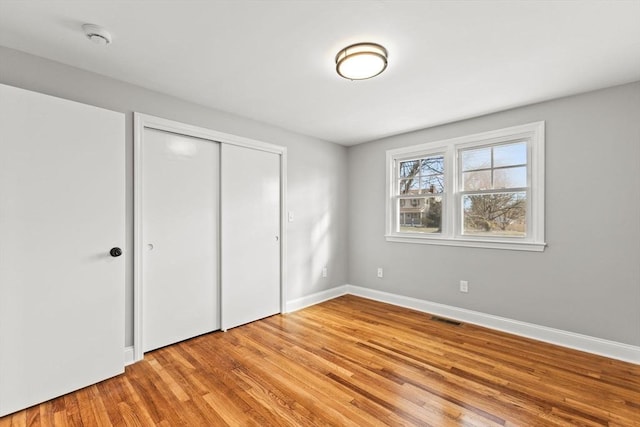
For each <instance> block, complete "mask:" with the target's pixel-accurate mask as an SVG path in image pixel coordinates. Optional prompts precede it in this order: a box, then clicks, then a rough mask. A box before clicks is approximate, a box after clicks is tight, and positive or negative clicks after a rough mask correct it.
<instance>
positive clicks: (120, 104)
mask: <svg viewBox="0 0 640 427" xmlns="http://www.w3.org/2000/svg"><path fill="white" fill-rule="evenodd" d="M186 78H188V76H187V77H186ZM0 83H4V84H8V85H12V86H17V87H21V88H25V89H29V90H34V91H37V92H41V93H45V94H49V95H54V96H58V97H61V98H66V99H71V100H74V101H79V102H83V103H86V104H91V105H96V106H99V107H103V108H107V109H110V110H114V111H120V112H123V113H126V120H127V121H126V125H127V135H126V152H127V159H126V162H127V181H126V182H127V212H126V215H127V217H126V218H127V235H126V240H127V241H126V246H125V249H128V251H127V252H126V271H127V273H126V295H127V302H126V305H127V318H126V325H127V331H126V345H132V342H133V339H132V338H133V328H132V313H133V276H132V263H133V257H132V251H131V249H132V231H133V210H132V206H133V186H132V169H133V168H132V163H133V159H132V153H133V148H132V147H133V131H132V112H133V111H138V112H142V113H147V114H151V115H155V116H159V117H163V118H167V119H172V120H177V121H180V122H184V123H188V124H193V125H197V126H202V127H205V128H209V129H213V130H217V131H221V132H226V133H230V134H235V135H239V136H243V137H248V138H253V139H257V140H261V141H265V142H270V143H273V144H278V145H282V146H285V147H287V150H288V174H287V179H288V209H289V210H290V211H293V212H294V215H295V220H294V222H291V223H289V224H288V239H289V240H288V258H289V268H288V271H287V273H288V298H289V299H295V298H298V297H301V296H304V295H308V294H310V293H314V292H318V291H321V290H324V289H328V288H332V287H335V286H339V285H342V284H344V283H346V281H347V280H346V279H347V251H346V239H345V236H346V234H347V212H346V206H347V203H346V192H347V188H346V186H345V185H344V182H345V179H346V174H347V149H346V148H345V147H343V146H340V145H336V144H333V143H330V142H326V141H321V140H318V139H314V138H310V137H307V136H303V135H298V134H294V133H291V132H287V131H285V130H282V129H279V128H276V127H273V126H269V125H266V124H264V123H258V122H255V121H252V120H249V119H245V118H241V117H238V116H234V115H231V114H227V113H223V112H220V111H216V110H212V109H208V108H205V107H202V106H199V105H195V104H191V103H188V102H185V101H182V100H179V99H177V98H173V97H170V96H167V95H163V94H161V93H158V92H153V91H150V90H146V89H144V88H141V87H139V86H134V85H130V84H126V83H123V82H120V81H117V80H113V79H109V78H106V77H103V76H100V75H97V74H94V73H90V72H87V71H83V70H80V69H77V68H73V67H69V66H66V65H63V64H60V63H57V62H53V61H50V60H47V59H43V58H39V57H35V56H32V55H28V54H25V53H22V52H18V51H15V50H11V49H7V48H4V47H1V46H0ZM274 108H277V103H274ZM325 265H327V266H328V272H329V274H328V277H327V278H321V273H322V267H323V266H325Z"/></svg>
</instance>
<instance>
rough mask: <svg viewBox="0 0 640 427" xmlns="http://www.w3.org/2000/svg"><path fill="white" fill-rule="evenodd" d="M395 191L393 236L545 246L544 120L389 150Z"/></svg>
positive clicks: (390, 190)
mask: <svg viewBox="0 0 640 427" xmlns="http://www.w3.org/2000/svg"><path fill="white" fill-rule="evenodd" d="M428 159H431V161H429V162H427V160H428ZM387 195H388V198H387V211H386V224H387V226H386V230H387V232H386V239H387V240H388V241H393V242H408V243H424V244H437V245H447V246H452V245H453V246H471V247H487V248H497V249H514V250H531V251H543V250H544V247H545V246H546V244H545V243H544V122H537V123H531V124H528V125H522V126H514V127H512V128H507V129H500V130H496V131H490V132H485V133H482V134H476V135H470V136H464V137H460V138H453V139H450V140H445V141H437V142H432V143H427V144H421V145H417V146H412V147H404V148H398V149H394V150H389V151H387ZM411 209H414V210H413V211H412V210H411ZM427 216H428V217H429V222H427V221H426V218H427Z"/></svg>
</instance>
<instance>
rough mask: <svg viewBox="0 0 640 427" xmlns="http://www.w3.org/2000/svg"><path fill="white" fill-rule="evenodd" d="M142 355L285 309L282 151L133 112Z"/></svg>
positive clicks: (136, 312) (139, 348)
mask: <svg viewBox="0 0 640 427" xmlns="http://www.w3.org/2000/svg"><path fill="white" fill-rule="evenodd" d="M134 127H135V135H136V137H135V154H134V170H135V172H136V173H135V176H136V179H135V181H136V182H135V192H134V193H135V212H136V219H135V225H134V227H135V229H136V233H135V241H136V243H135V247H136V255H135V266H134V269H135V270H136V277H135V289H136V292H135V300H136V307H137V310H134V316H135V325H136V326H135V329H134V337H135V341H136V343H135V359H136V360H140V359H142V358H143V353H144V352H147V351H151V350H153V349H156V348H159V347H163V346H166V345H169V344H173V343H175V342H178V341H182V340H184V339H187V338H191V337H194V336H197V335H200V334H203V333H207V332H211V331H214V330H218V329H222V330H227V329H229V328H233V327H236V326H239V325H242V324H245V323H248V322H252V321H254V320H258V319H261V318H264V317H267V316H270V315H273V314H277V313H280V312H281V311H282V298H283V295H282V281H283V280H282V279H283V277H282V274H281V271H282V254H283V251H284V247H283V241H282V229H283V221H282V206H283V202H284V185H283V178H282V177H283V176H284V169H283V168H284V156H285V154H286V151H285V149H284V148H283V147H279V146H275V145H271V144H267V143H263V142H259V141H254V140H250V139H246V138H240V137H237V136H233V135H229V134H224V133H220V132H215V131H211V130H208V129H204V128H199V127H195V126H191V125H186V124H182V123H179V122H175V121H171V120H166V119H162V118H158V117H153V116H149V115H144V114H139V113H136V114H135V125H134Z"/></svg>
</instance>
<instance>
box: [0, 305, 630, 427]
mask: <svg viewBox="0 0 640 427" xmlns="http://www.w3.org/2000/svg"><path fill="white" fill-rule="evenodd" d="M40 425H41V426H109V425H116V426H224V425H230V426H254V425H255V426H271V425H273V426H279V425H284V426H323V425H331V426H376V425H419V426H500V425H504V426H536V427H537V426H602V425H611V426H614V425H615V426H625V427H631V426H640V365H633V364H629V363H624V362H619V361H615V360H611V359H606V358H603V357H598V356H594V355H589V354H585V353H581V352H578V351H573V350H568V349H564V348H560V347H556V346H553V345H550V344H545V343H540V342H537V341H533V340H528V339H525V338H519V337H515V336H512V335H508V334H504V333H501V332H496V331H492V330H488V329H484V328H480V327H477V326H473V325H468V324H462V325H460V326H455V325H450V324H446V323H442V322H437V321H434V320H432V319H431V316H429V315H427V314H424V313H420V312H416V311H412V310H408V309H404V308H399V307H395V306H391V305H387V304H382V303H378V302H374V301H370V300H366V299H362V298H358V297H354V296H343V297H340V298H337V299H334V300H331V301H328V302H325V303H323V304H319V305H316V306H313V307H310V308H307V309H305V310H301V311H298V312H296V313H292V314H288V315H283V316H280V315H278V316H273V317H270V318H267V319H264V320H261V321H258V322H254V323H251V324H248V325H245V326H242V327H238V328H235V329H232V330H230V331H228V332H226V333H222V332H215V333H212V334H207V335H203V336H200V337H197V338H194V339H191V340H188V341H185V342H182V343H179V344H175V345H172V346H169V347H165V348H162V349H159V350H156V351H153V352H150V353H147V354H146V356H145V360H144V361H143V362H140V363H137V364H135V365H132V366H129V367H127V369H126V373H125V374H123V375H120V376H118V377H116V378H112V379H110V380H107V381H104V382H102V383H99V384H96V385H93V386H91V387H87V388H85V389H82V390H79V391H77V392H75V393H71V394H68V395H66V396H63V397H60V398H58V399H55V400H52V401H49V402H46V403H44V404H42V405H39V406H34V407H32V408H29V409H27V410H25V411H21V412H17V413H15V414H12V415H10V416H7V417H4V418H0V427H9V426H40Z"/></svg>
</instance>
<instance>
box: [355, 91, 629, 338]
mask: <svg viewBox="0 0 640 427" xmlns="http://www.w3.org/2000/svg"><path fill="white" fill-rule="evenodd" d="M540 120H544V121H546V241H547V243H548V247H547V249H546V250H545V251H544V252H543V253H533V252H515V251H506V250H493V249H479V248H461V247H445V246H430V245H419V244H407V243H391V242H386V241H385V239H384V232H385V226H384V225H385V223H384V218H385V212H384V209H385V208H384V206H385V150H387V149H391V148H397V147H404V146H410V145H415V144H420V143H425V142H431V141H437V140H440V139H446V138H452V137H458V136H464V135H469V134H473V133H477V132H483V131H489V130H494V129H500V128H504V127H508V126H514V125H520V124H525V123H530V122H535V121H540ZM376 267H383V268H384V273H385V276H384V278H383V279H378V278H376ZM460 280H468V281H469V293H468V294H462V293H460V292H459V291H458V283H459V281H460ZM349 283H350V284H352V285H358V286H363V287H367V288H371V289H377V290H381V291H386V292H392V293H395V294H399V295H405V296H410V297H414V298H419V299H424V300H429V301H434V302H438V303H442V304H448V305H452V306H455V307H461V308H466V309H470V310H476V311H480V312H483V313H488V314H493V315H497V316H504V317H507V318H510V319H516V320H520V321H524V322H531V323H534V324H538V325H544V326H548V327H553V328H558V329H562V330H566V331H572V332H576V333H581V334H586V335H590V336H594V337H599V338H604V339H609V340H613V341H618V342H622V343H627V344H631V345H640V83H633V84H629V85H624V86H618V87H614V88H610V89H605V90H601V91H596V92H591V93H587V94H582V95H578V96H573V97H567V98H562V99H557V100H554V101H549V102H545V103H540V104H535V105H531V106H527V107H523V108H518V109H513V110H509V111H504V112H500V113H496V114H491V115H487V116H483V117H478V118H474V119H470V120H465V121H461V122H457V123H452V124H448V125H444V126H438V127H434V128H430V129H425V130H421V131H417V132H412V133H408V134H403V135H399V136H395V137H390V138H385V139H382V140H379V141H374V142H370V143H366V144H361V145H358V146H355V147H351V148H350V149H349Z"/></svg>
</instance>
